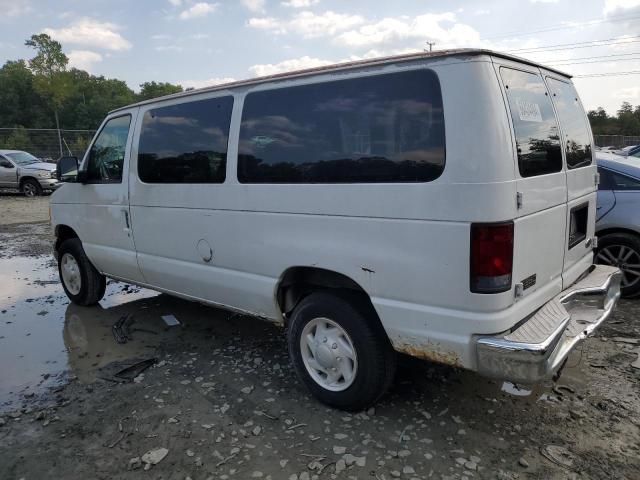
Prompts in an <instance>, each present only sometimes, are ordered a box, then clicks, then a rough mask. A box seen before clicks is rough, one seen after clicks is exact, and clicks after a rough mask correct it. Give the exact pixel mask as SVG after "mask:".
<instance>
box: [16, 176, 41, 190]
mask: <svg viewBox="0 0 640 480" xmlns="http://www.w3.org/2000/svg"><path fill="white" fill-rule="evenodd" d="M27 180H33V181H34V182H36V183H37V184H38V185H39V184H40V182H38V179H37V178H36V177H22V178H21V179H20V189H22V186H23V185H24V183H25V182H26V181H27Z"/></svg>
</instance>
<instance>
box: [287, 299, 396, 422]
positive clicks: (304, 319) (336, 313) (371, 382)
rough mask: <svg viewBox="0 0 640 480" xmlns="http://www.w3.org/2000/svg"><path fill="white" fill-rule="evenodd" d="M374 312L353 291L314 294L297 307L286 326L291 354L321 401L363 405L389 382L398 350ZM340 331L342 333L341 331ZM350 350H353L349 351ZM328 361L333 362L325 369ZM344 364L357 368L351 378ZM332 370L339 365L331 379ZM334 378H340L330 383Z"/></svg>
mask: <svg viewBox="0 0 640 480" xmlns="http://www.w3.org/2000/svg"><path fill="white" fill-rule="evenodd" d="M375 315H376V313H375V311H374V310H373V308H372V307H371V306H368V305H367V303H365V302H364V301H362V300H360V299H358V298H357V297H355V296H351V295H341V294H337V295H336V294H332V293H327V292H316V293H312V294H311V295H309V296H307V297H305V298H304V299H303V300H302V301H301V302H300V303H299V304H298V305H297V306H296V307H295V309H294V310H293V314H292V315H291V318H290V321H289V325H288V344H289V356H290V358H291V362H292V364H293V367H294V368H295V371H296V374H297V375H298V378H299V379H300V380H301V381H302V382H303V383H304V384H305V385H306V386H307V388H308V389H309V390H310V391H311V393H312V394H313V395H314V396H315V397H316V398H317V399H318V400H320V401H321V402H322V403H325V404H327V405H329V406H331V407H335V408H339V409H342V410H348V411H358V410H362V409H365V408H367V407H369V406H370V405H372V404H374V403H375V402H376V401H377V400H378V399H379V398H380V397H381V396H382V395H383V394H384V393H385V392H386V391H387V389H388V388H389V386H390V385H391V382H392V381H393V377H394V374H395V367H396V354H395V352H394V350H393V348H392V347H391V344H390V342H389V339H388V338H387V336H386V333H385V332H384V330H383V328H382V326H381V325H380V324H379V322H378V319H377V318H376V317H375ZM326 322H331V323H326ZM321 325H322V326H321ZM336 326H337V327H338V328H336ZM322 328H329V330H322ZM340 331H341V332H342V333H344V335H339V333H340ZM323 332H326V336H325V334H324V333H323ZM336 332H337V333H336ZM312 337H313V341H312V340H310V338H312ZM327 337H328V338H329V340H328V342H327V340H326V339H327ZM302 339H304V340H305V341H304V344H303V342H302V341H301V340H302ZM323 340H324V342H326V343H323ZM310 343H313V345H314V347H313V348H314V349H315V353H313V352H312V350H311V347H309V345H310ZM338 343H339V344H340V345H339V346H338V347H336V345H337V344H338ZM345 345H346V346H349V345H351V346H352V347H353V348H352V349H351V350H350V349H349V348H345ZM350 351H351V352H352V353H353V354H354V355H352V356H350V355H349V352H350ZM303 355H304V357H305V358H306V360H305V358H303ZM354 357H355V358H354ZM310 363H311V364H313V365H315V366H318V367H322V369H323V370H322V371H321V370H319V369H314V368H313V367H311V366H310V365H309V364H310ZM321 363H323V364H324V366H323V365H321ZM328 365H334V366H335V367H329V368H326V367H327V366H328ZM343 369H344V371H346V372H349V371H351V372H353V375H352V376H351V380H348V378H347V376H346V375H344V374H343V373H341V372H342V371H343ZM330 370H335V372H333V373H332V375H334V376H335V377H333V378H332V379H330V378H329V374H328V373H326V372H329V371H330ZM338 370H339V371H338ZM311 372H315V373H311ZM325 374H326V377H325ZM334 378H337V380H336V381H335V382H333V383H331V381H330V380H333V379H334ZM323 379H324V380H323Z"/></svg>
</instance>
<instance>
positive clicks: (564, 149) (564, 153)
mask: <svg viewBox="0 0 640 480" xmlns="http://www.w3.org/2000/svg"><path fill="white" fill-rule="evenodd" d="M547 80H556V81H557V82H561V83H564V84H565V85H570V86H573V89H574V90H576V86H575V85H574V84H573V83H572V82H571V81H570V79H568V78H560V77H559V76H556V75H549V74H546V75H544V83H545V86H546V87H547V92H548V93H549V94H551V105H553V113H554V115H555V116H556V122H557V123H558V128H559V129H560V132H561V133H562V135H563V139H564V125H563V124H562V122H561V121H560V114H559V113H558V109H557V108H556V104H555V102H554V101H553V92H551V88H550V87H549V84H548V82H547ZM576 93H578V92H577V90H576ZM577 99H578V102H579V103H580V107H581V108H582V111H583V112H584V113H585V118H584V120H585V122H586V123H585V126H587V127H588V128H587V131H588V132H589V146H590V147H591V161H590V162H589V163H586V164H584V165H580V164H579V165H578V166H575V167H570V166H569V164H568V163H567V144H566V142H564V141H562V142H561V147H562V162H563V166H564V169H565V171H566V172H567V173H569V170H579V169H581V168H586V167H593V166H594V165H595V164H596V162H595V154H594V152H595V145H594V143H593V132H591V126H590V125H589V123H588V122H589V120H588V118H587V115H586V110H585V109H584V105H583V104H582V99H581V98H580V97H579V96H578V97H577Z"/></svg>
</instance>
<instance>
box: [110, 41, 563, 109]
mask: <svg viewBox="0 0 640 480" xmlns="http://www.w3.org/2000/svg"><path fill="white" fill-rule="evenodd" d="M477 55H491V56H494V57H499V58H505V59H507V60H514V61H516V62H520V63H525V64H527V65H533V66H536V67H542V68H545V69H547V70H550V71H552V72H555V73H558V74H559V75H562V76H564V77H567V78H571V75H569V74H568V73H566V72H563V71H561V70H556V69H554V68H550V67H546V66H544V65H542V64H540V63H537V62H534V61H532V60H527V59H526V58H520V57H517V56H515V55H509V54H506V53H501V52H495V51H493V50H487V49H482V48H456V49H450V50H437V51H435V52H416V53H408V54H404V55H393V56H390V57H378V58H369V59H366V60H356V61H351V62H342V63H335V64H332V65H325V66H321V67H314V68H306V69H303V70H295V71H291V72H285V73H277V74H275V75H267V76H264V77H256V78H251V79H247V80H238V81H234V82H228V83H221V84H219V85H212V86H210V87H204V88H198V89H193V90H188V91H185V92H180V93H174V94H171V95H165V96H162V97H156V98H152V99H150V100H144V101H142V102H137V103H133V104H131V105H127V106H124V107H120V108H117V109H115V110H112V111H111V112H109V113H114V112H118V111H120V110H125V109H127V108H131V107H137V106H140V105H147V104H150V103H155V102H158V101H161V100H167V99H172V98H180V97H187V96H189V95H195V94H198V93H206V92H214V91H217V90H227V89H230V88H234V87H240V86H244V85H256V84H260V83H266V82H270V81H273V80H285V79H288V78H297V77H305V76H311V75H315V74H319V73H328V72H337V71H343V70H352V69H356V68H361V67H369V66H375V65H384V64H390V63H398V62H409V61H412V60H420V59H425V58H440V57H464V56H477Z"/></svg>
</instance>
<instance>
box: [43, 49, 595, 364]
mask: <svg viewBox="0 0 640 480" xmlns="http://www.w3.org/2000/svg"><path fill="white" fill-rule="evenodd" d="M500 62H503V60H495V59H494V58H492V57H491V56H489V55H473V56H469V57H468V58H464V57H442V58H437V57H436V58H420V59H416V60H413V61H405V62H399V63H390V64H383V65H374V66H366V67H362V68H352V69H349V70H348V71H338V72H328V73H319V74H315V75H313V76H303V77H295V76H294V77H293V78H290V79H280V80H273V81H267V82H263V83H256V84H255V85H253V84H249V85H241V86H239V87H236V88H233V89H229V90H223V89H222V90H221V89H218V90H214V91H206V92H203V93H195V94H192V95H189V96H177V97H173V98H167V99H161V100H158V101H154V102H146V103H143V104H141V105H139V106H137V107H134V108H132V109H131V110H130V111H131V113H132V115H133V121H132V124H131V125H132V127H131V130H130V139H129V146H128V148H127V152H128V154H127V156H126V159H125V167H124V173H123V175H124V177H123V178H126V179H127V180H126V181H123V184H122V185H120V188H119V189H118V188H116V187H115V186H114V188H113V191H109V192H107V191H106V190H107V189H104V190H105V191H104V192H102V191H101V192H92V191H91V190H90V189H88V188H87V186H86V185H80V184H68V185H65V186H64V187H63V188H61V189H59V191H58V192H56V193H55V195H54V196H53V197H52V222H53V224H54V225H68V226H70V227H71V228H73V229H74V230H75V231H76V232H77V233H78V236H79V237H80V238H81V240H82V241H83V245H84V246H85V250H86V252H87V255H88V256H89V258H90V259H91V261H92V262H93V263H94V264H95V265H96V267H97V268H98V269H99V270H100V271H101V272H103V273H105V274H106V275H108V276H112V277H114V278H118V279H122V280H126V281H129V282H132V283H136V284H140V285H144V286H147V287H150V288H154V289H157V290H160V291H165V292H169V293H173V294H176V295H179V296H183V297H186V298H191V299H194V300H198V301H202V302H204V303H208V304H214V305H224V306H228V307H230V308H232V309H236V310H240V311H245V312H250V313H253V314H255V315H259V316H261V317H265V318H267V319H270V320H273V321H275V322H278V323H281V322H282V321H283V312H281V311H280V309H279V307H278V304H277V302H276V291H277V288H278V284H279V280H280V279H281V278H282V276H283V275H284V274H285V272H287V270H288V269H290V268H293V267H314V268H320V269H325V270H329V271H332V272H337V273H339V274H342V275H344V276H346V277H348V278H350V279H352V280H353V281H354V282H356V283H357V284H358V285H359V286H360V287H361V288H362V289H363V290H364V291H365V292H366V293H367V294H368V296H369V298H370V299H371V302H372V304H373V306H374V307H375V309H376V311H377V313H378V315H379V317H380V320H381V322H382V325H383V327H384V329H385V331H386V333H387V335H388V336H389V339H390V341H391V343H392V344H393V346H394V347H395V348H396V350H398V351H402V352H405V353H409V354H411V355H414V356H418V357H422V358H425V359H430V360H435V361H440V362H444V363H447V364H452V365H458V366H463V367H466V368H470V369H474V368H475V366H476V356H475V347H474V338H475V336H476V335H479V334H495V333H499V332H504V331H506V330H509V329H510V328H512V327H513V326H514V325H516V324H517V323H518V322H520V321H521V320H522V319H524V318H526V317H527V316H528V315H531V314H532V313H533V312H535V311H536V310H537V309H538V308H540V307H541V306H542V305H544V304H545V303H546V302H548V301H549V300H550V299H551V298H553V297H555V296H556V295H558V293H559V292H560V291H561V290H562V289H563V281H562V275H563V256H564V255H565V252H564V247H563V245H565V244H566V238H567V237H566V235H567V231H566V225H567V218H568V217H567V215H568V209H567V197H568V193H567V181H566V173H565V169H564V168H563V170H562V171H561V172H560V173H558V174H553V175H548V176H540V177H532V178H528V179H526V181H525V182H523V179H521V178H520V176H519V173H518V168H517V159H516V151H515V149H516V147H515V139H514V136H513V133H512V131H513V127H512V124H511V119H510V115H509V111H508V108H507V105H506V103H505V98H504V89H503V86H502V83H501V82H500V80H499V74H498V68H499V65H500ZM504 64H505V65H507V64H510V62H509V61H506V60H505V61H504ZM513 64H514V65H517V67H518V68H526V69H530V70H533V71H539V69H537V68H536V67H531V66H524V67H523V65H521V64H520V63H513ZM420 68H429V69H432V70H433V71H434V72H436V73H437V75H438V78H439V81H440V85H441V90H442V99H443V106H444V115H445V139H446V166H445V168H444V172H443V173H442V175H441V176H440V177H438V178H437V179H436V180H434V181H432V182H428V183H402V184H400V183H376V184H276V185H273V184H241V183H239V182H238V180H237V177H236V171H237V156H238V147H237V145H238V138H239V128H240V121H241V113H242V107H243V101H244V98H245V96H246V95H247V94H248V93H250V92H254V91H259V90H269V89H274V88H282V87H284V86H293V85H302V84H309V83H316V82H325V81H327V80H335V79H337V78H340V79H343V78H352V77H359V76H367V75H381V74H384V73H389V72H397V71H403V70H411V69H420ZM228 95H232V96H233V97H234V107H233V114H232V119H231V126H230V131H229V149H228V153H227V177H226V180H225V182H224V183H222V184H189V185H186V184H146V183H144V182H142V181H141V180H140V179H139V177H138V174H137V157H138V150H137V148H138V147H137V145H138V140H139V136H140V130H141V125H142V120H143V117H144V114H145V112H146V111H148V110H149V109H153V108H158V107H161V106H168V105H174V104H180V103H184V102H190V101H194V100H196V99H204V98H214V97H220V96H228ZM112 115H113V116H116V115H121V112H117V113H114V114H112ZM584 170H585V171H587V170H589V171H590V170H591V168H587V169H584ZM593 170H594V171H595V166H594V167H593ZM580 175H584V176H588V175H589V173H584V174H582V173H581V174H580ZM576 177H577V175H576ZM580 178H582V177H580ZM575 181H576V184H577V185H578V184H579V185H582V180H579V179H577V178H576V179H575ZM127 185H128V188H127ZM572 188H573V187H571V186H570V187H569V190H571V191H572V193H571V195H573V190H572ZM518 192H521V193H523V208H521V209H518V203H517V194H518ZM576 195H578V197H577V198H576V199H575V201H576V202H577V203H580V202H581V201H583V200H582V199H583V197H585V196H586V197H588V198H589V199H590V198H591V196H593V198H595V186H593V187H591V188H587V187H584V188H581V189H580V192H579V194H576ZM571 198H572V200H571V201H572V202H573V197H571ZM127 203H128V205H129V209H130V216H131V230H132V236H131V238H129V239H128V241H125V239H124V238H123V237H122V232H121V230H122V221H121V218H122V217H121V214H122V208H124V207H125V206H126V205H127ZM97 206H101V207H100V208H98V207H97ZM590 215H592V216H590V220H589V222H590V228H591V229H593V222H594V220H595V212H591V211H590ZM503 221H514V224H515V238H514V244H515V245H516V247H515V249H514V264H513V285H512V288H511V290H508V291H506V292H502V293H495V294H490V295H487V294H476V293H472V292H471V291H470V288H469V277H470V265H469V251H470V235H469V231H470V224H471V223H472V222H503ZM118 229H119V230H120V231H118V232H117V233H116V230H118ZM96 239H98V240H96ZM133 239H135V244H134V243H133ZM101 242H102V243H101ZM203 242H204V243H203ZM199 244H200V246H202V245H205V246H208V247H210V249H211V252H212V258H211V259H210V260H209V261H207V260H205V259H203V256H202V250H199ZM585 250H586V249H585ZM589 252H590V250H589V251H585V253H584V255H582V256H581V257H580V259H576V261H575V262H574V263H573V264H572V265H571V268H570V269H569V270H567V271H565V272H564V274H565V275H568V276H570V277H571V278H577V277H578V276H579V275H581V274H582V273H584V271H585V270H586V269H587V268H588V267H589V265H590V264H591V260H590V258H588V255H589V254H590V253H589ZM138 265H139V268H138ZM532 273H537V274H538V280H537V282H536V284H535V286H534V287H532V288H530V289H527V290H526V294H525V295H522V296H521V297H519V298H516V295H515V284H516V283H517V282H519V281H521V279H523V278H526V277H527V276H529V275H531V274H532Z"/></svg>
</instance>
